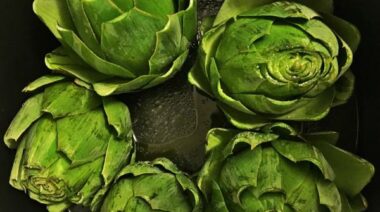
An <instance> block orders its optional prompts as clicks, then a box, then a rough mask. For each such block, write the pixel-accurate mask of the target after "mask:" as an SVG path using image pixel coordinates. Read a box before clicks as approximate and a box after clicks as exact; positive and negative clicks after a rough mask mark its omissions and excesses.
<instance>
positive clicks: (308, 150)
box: [272, 139, 335, 181]
mask: <svg viewBox="0 0 380 212" xmlns="http://www.w3.org/2000/svg"><path fill="white" fill-rule="evenodd" d="M272 145H273V147H274V148H275V149H276V151H277V152H279V153H280V154H281V155H282V156H284V157H285V158H287V159H289V160H290V161H292V162H294V163H297V162H301V161H308V162H310V163H312V164H314V165H315V166H316V167H318V169H319V170H320V171H321V173H322V174H323V176H324V177H325V179H327V180H330V181H334V179H335V172H334V170H333V168H332V167H331V166H330V164H329V162H328V161H327V160H326V159H325V157H324V155H323V153H322V152H321V151H320V150H319V149H317V148H316V147H314V146H311V145H309V144H306V143H301V142H294V141H288V140H282V139H278V140H276V141H273V142H272Z"/></svg>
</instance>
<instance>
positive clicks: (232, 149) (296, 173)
mask: <svg viewBox="0 0 380 212" xmlns="http://www.w3.org/2000/svg"><path fill="white" fill-rule="evenodd" d="M337 138H338V137H337V134H336V133H334V132H324V133H314V134H308V135H303V137H300V136H298V135H297V133H296V131H295V130H294V129H292V128H291V127H289V126H288V125H286V124H283V123H277V124H272V125H269V126H266V127H264V128H262V129H261V130H259V131H239V130H229V129H212V130H211V131H210V132H209V134H208V144H207V149H208V158H207V160H206V163H205V165H204V167H203V168H202V170H201V171H200V173H199V178H198V186H199V188H200V189H201V191H202V192H203V193H204V194H205V196H206V199H207V205H208V208H207V209H208V211H220V212H228V211H252V212H256V211H257V212H261V211H289V212H290V211H300V212H303V211H331V212H351V211H352V212H354V211H363V210H364V209H365V208H366V207H367V203H366V201H365V199H364V197H363V196H361V194H360V192H361V190H362V189H363V187H364V186H365V185H366V184H367V183H368V182H369V181H370V179H371V178H372V176H373V174H374V167H373V166H372V164H370V163H369V162H367V161H365V160H363V159H361V158H359V157H357V156H355V155H352V154H351V153H348V152H346V151H344V150H342V149H339V148H337V147H335V146H334V145H333V143H334V142H336V140H337Z"/></svg>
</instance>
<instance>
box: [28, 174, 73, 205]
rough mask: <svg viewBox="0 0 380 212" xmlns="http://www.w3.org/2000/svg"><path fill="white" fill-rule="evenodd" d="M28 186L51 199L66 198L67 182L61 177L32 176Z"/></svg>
mask: <svg viewBox="0 0 380 212" xmlns="http://www.w3.org/2000/svg"><path fill="white" fill-rule="evenodd" d="M27 187H28V189H29V190H30V191H32V192H33V193H36V194H39V195H40V196H44V198H45V199H46V200H49V201H63V200H64V199H65V198H66V192H65V190H66V184H65V182H63V181H62V180H60V179H56V178H45V177H31V178H30V180H29V181H28V186H27Z"/></svg>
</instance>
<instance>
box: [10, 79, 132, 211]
mask: <svg viewBox="0 0 380 212" xmlns="http://www.w3.org/2000/svg"><path fill="white" fill-rule="evenodd" d="M80 84H82V85H85V84H84V83H80ZM41 89H42V91H41V92H40V91H38V93H37V94H35V95H34V96H33V97H31V98H29V99H28V100H27V101H26V102H25V103H24V105H23V106H22V108H21V109H20V111H19V112H18V113H17V115H16V117H15V118H14V119H13V121H12V123H11V124H10V126H9V128H8V130H7V132H6V134H5V136H4V142H5V144H6V145H7V146H8V147H9V148H17V153H16V156H15V160H14V164H13V168H12V171H11V176H10V180H9V183H10V184H11V185H12V186H13V187H14V188H16V189H18V190H22V191H25V192H26V193H28V194H29V196H30V198H32V199H34V200H36V201H38V202H40V203H42V204H46V205H48V210H49V211H64V210H65V209H66V208H68V207H70V205H72V204H78V205H83V206H87V207H95V206H96V205H97V204H98V203H99V201H100V200H101V199H102V197H101V195H97V194H96V193H97V192H98V191H99V190H102V189H104V190H107V187H108V186H109V185H110V184H111V181H112V180H113V179H114V178H115V176H116V175H117V174H118V172H119V171H120V170H121V168H122V167H124V166H125V165H127V164H129V163H130V161H131V160H133V158H132V155H133V151H134V148H133V143H132V126H131V120H130V115H129V110H128V108H127V106H126V105H124V103H122V102H119V101H117V100H115V99H113V98H111V97H104V98H102V97H100V96H98V95H97V94H96V93H95V92H93V91H90V90H88V89H86V88H84V87H81V86H79V85H77V84H75V83H73V82H72V81H68V80H67V79H65V77H63V76H54V75H50V76H44V77H41V78H39V79H37V80H36V81H34V82H32V83H31V84H30V85H28V86H27V87H26V88H25V89H24V91H26V92H32V91H36V90H41Z"/></svg>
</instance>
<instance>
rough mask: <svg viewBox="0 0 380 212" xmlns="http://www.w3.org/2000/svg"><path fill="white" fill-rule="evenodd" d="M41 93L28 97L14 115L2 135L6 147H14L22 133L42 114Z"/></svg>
mask: <svg viewBox="0 0 380 212" xmlns="http://www.w3.org/2000/svg"><path fill="white" fill-rule="evenodd" d="M42 101H43V94H37V95H35V96H33V97H31V98H30V99H28V100H27V101H26V102H25V103H24V104H23V106H22V107H21V109H20V110H19V112H18V113H17V114H16V116H15V117H14V119H13V121H12V122H11V124H10V126H9V128H8V129H7V131H6V132H5V135H4V143H5V144H6V145H7V147H8V148H12V149H14V148H16V147H17V145H18V144H17V142H18V140H19V138H20V137H21V136H22V134H23V133H24V132H25V131H26V130H27V129H28V128H29V127H30V125H32V123H33V122H35V121H36V120H37V119H38V118H40V117H41V116H42Z"/></svg>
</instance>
